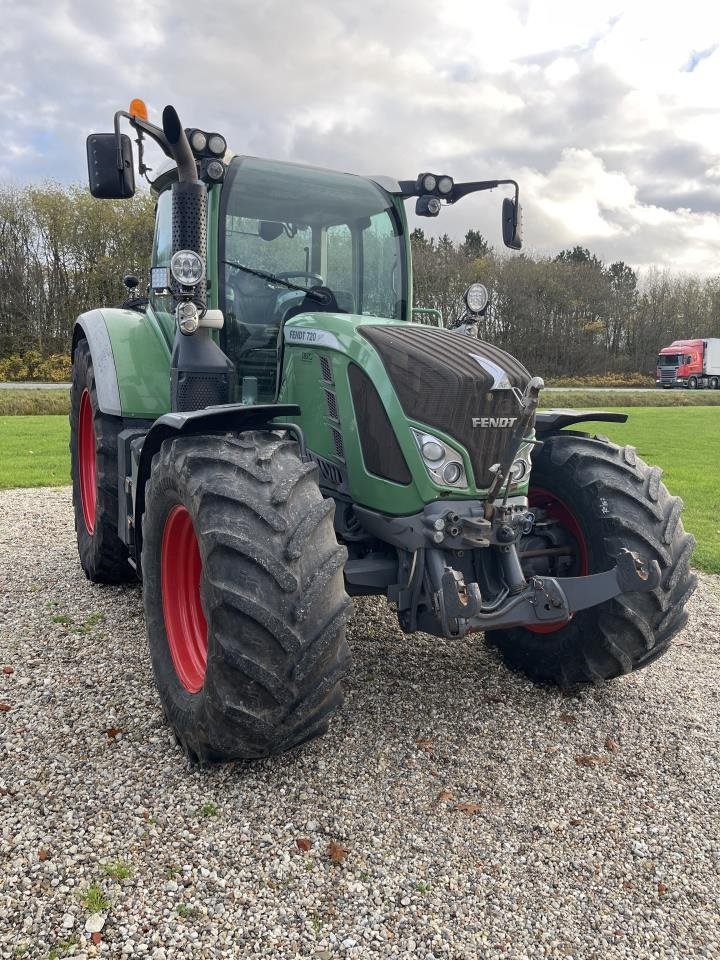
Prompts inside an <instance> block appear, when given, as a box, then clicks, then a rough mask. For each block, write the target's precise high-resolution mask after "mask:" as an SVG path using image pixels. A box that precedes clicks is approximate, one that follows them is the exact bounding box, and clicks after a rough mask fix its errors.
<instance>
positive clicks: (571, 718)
mask: <svg viewBox="0 0 720 960" xmlns="http://www.w3.org/2000/svg"><path fill="white" fill-rule="evenodd" d="M560 719H561V720H562V722H563V723H577V717H576V716H575V714H574V713H561V714H560Z"/></svg>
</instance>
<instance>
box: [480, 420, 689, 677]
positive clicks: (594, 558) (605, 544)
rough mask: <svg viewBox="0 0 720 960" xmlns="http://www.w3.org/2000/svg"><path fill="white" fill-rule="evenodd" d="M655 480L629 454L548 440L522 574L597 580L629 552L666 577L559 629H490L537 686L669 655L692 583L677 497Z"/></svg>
mask: <svg viewBox="0 0 720 960" xmlns="http://www.w3.org/2000/svg"><path fill="white" fill-rule="evenodd" d="M661 475H662V471H661V470H660V468H659V467H650V466H648V465H647V464H646V463H644V462H643V461H642V460H641V459H640V458H639V457H638V456H637V454H636V452H635V448H634V447H618V446H616V445H615V444H613V443H610V442H609V441H607V440H604V439H601V438H595V439H591V438H590V437H585V436H582V435H575V434H562V433H560V434H557V435H555V436H552V437H550V438H548V439H547V440H545V441H544V445H543V447H542V449H541V450H540V452H539V453H538V454H535V455H534V456H533V468H532V474H531V480H530V503H531V506H533V507H534V508H535V510H536V515H537V522H536V525H535V529H534V531H533V533H532V534H530V535H529V536H528V537H527V538H525V539H524V540H523V541H521V544H520V553H521V560H522V563H523V569H524V572H525V575H526V576H530V575H533V574H535V575H546V576H557V577H563V576H565V577H572V576H585V575H587V574H592V573H601V572H602V571H604V570H609V569H610V568H611V567H613V566H614V565H615V562H616V558H617V556H618V555H619V553H620V551H621V550H622V549H623V548H628V549H630V550H633V551H635V552H636V553H638V554H639V555H640V556H643V557H647V558H649V559H655V560H657V561H658V563H659V564H660V569H661V571H662V577H661V581H660V584H659V585H658V587H657V588H656V589H655V590H653V591H651V592H649V593H627V594H623V595H622V596H620V597H617V598H615V599H613V600H608V601H606V602H605V603H602V604H599V605H598V606H596V607H591V608H589V609H587V610H581V611H579V612H578V613H576V614H575V615H574V616H573V617H572V619H571V620H569V621H568V622H567V623H565V624H560V625H543V626H535V627H516V628H513V629H509V630H495V631H490V632H488V635H487V639H488V641H489V642H490V643H493V644H494V645H495V646H497V647H498V648H499V650H500V652H501V653H502V655H503V658H504V659H505V661H506V663H507V664H508V665H509V666H510V667H512V668H513V669H516V670H520V671H522V672H523V673H525V674H526V675H527V676H528V677H530V678H531V679H532V680H535V681H537V682H542V683H556V684H559V685H561V686H570V685H572V684H575V683H584V682H593V681H598V680H608V679H611V678H613V677H617V676H620V675H621V674H624V673H630V671H632V670H637V669H639V668H641V667H644V666H646V665H647V664H649V663H651V662H652V661H653V660H655V659H657V657H659V656H661V655H662V654H663V653H665V651H666V650H667V649H668V646H669V645H670V641H671V639H672V637H673V636H675V634H676V633H677V632H678V631H679V630H680V629H681V628H682V627H683V626H684V625H685V623H686V622H687V613H686V612H685V604H686V603H687V600H688V599H689V597H690V595H691V594H692V592H693V590H694V589H695V586H696V578H695V576H694V575H693V574H692V573H691V572H690V570H689V563H690V557H691V555H692V551H693V549H694V546H695V541H694V538H693V537H692V536H690V535H689V534H687V533H685V531H684V529H683V525H682V521H681V520H680V513H681V510H682V500H681V499H680V498H679V497H672V496H670V494H669V493H668V491H667V489H666V487H665V485H664V484H663V483H662V482H661V480H660V477H661ZM523 554H524V556H523Z"/></svg>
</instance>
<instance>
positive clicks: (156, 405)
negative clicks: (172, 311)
mask: <svg viewBox="0 0 720 960" xmlns="http://www.w3.org/2000/svg"><path fill="white" fill-rule="evenodd" d="M102 314H103V319H104V320H105V325H106V326H107V331H108V335H109V337H110V343H111V345H112V352H113V359H114V361H115V370H116V373H117V380H118V388H119V391H120V406H121V409H122V415H123V416H124V417H142V418H145V419H152V420H154V419H155V418H156V417H160V416H162V415H163V414H164V413H167V412H168V411H169V410H170V347H169V346H168V343H167V340H166V338H165V336H164V334H163V332H162V328H161V325H160V323H159V321H158V320H157V319H156V317H155V315H154V314H153V312H152V310H151V309H150V308H148V310H147V311H146V312H143V313H141V312H139V311H137V310H122V309H105V310H103V311H102Z"/></svg>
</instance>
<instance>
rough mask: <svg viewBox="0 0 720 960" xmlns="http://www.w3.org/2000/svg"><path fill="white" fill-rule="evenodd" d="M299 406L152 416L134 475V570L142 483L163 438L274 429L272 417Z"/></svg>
mask: <svg viewBox="0 0 720 960" xmlns="http://www.w3.org/2000/svg"><path fill="white" fill-rule="evenodd" d="M299 414H300V407H299V406H297V404H294V403H267V404H258V405H257V406H252V407H249V406H246V405H244V404H241V403H231V404H224V405H223V406H219V407H206V408H205V409H204V410H192V411H190V412H188V413H167V414H165V415H164V416H162V417H160V419H159V420H156V421H155V423H154V424H153V425H152V427H151V428H150V430H149V431H148V433H147V435H146V437H145V439H144V441H143V445H142V451H141V453H140V457H139V460H138V467H137V477H135V478H133V479H134V484H133V485H134V490H135V503H134V524H133V526H134V529H135V560H136V564H137V569H138V572H139V571H140V560H141V554H142V516H143V514H144V513H145V487H146V484H147V481H148V480H149V478H150V470H151V468H152V460H153V457H154V456H155V454H156V453H158V451H159V450H160V447H161V446H162V444H163V443H164V441H165V440H169V439H171V438H173V437H183V436H189V435H192V434H204V433H224V432H232V433H240V432H243V431H245V430H258V429H263V428H269V429H271V430H272V429H276V427H279V426H280V424H277V425H274V424H273V421H275V420H283V421H284V420H286V419H287V418H288V417H297V416H299Z"/></svg>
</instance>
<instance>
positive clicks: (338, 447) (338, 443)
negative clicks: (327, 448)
mask: <svg viewBox="0 0 720 960" xmlns="http://www.w3.org/2000/svg"><path fill="white" fill-rule="evenodd" d="M330 430H331V433H332V438H333V444H334V445H335V453H336V454H337V455H338V457H340V459H341V460H344V459H345V445H344V444H343V438H342V434H341V433H340V431H339V430H336V429H335V427H331V428H330Z"/></svg>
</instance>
